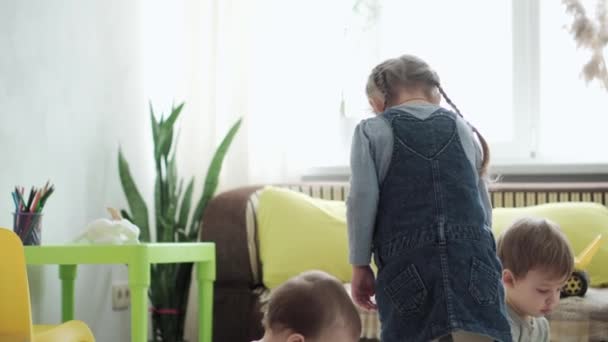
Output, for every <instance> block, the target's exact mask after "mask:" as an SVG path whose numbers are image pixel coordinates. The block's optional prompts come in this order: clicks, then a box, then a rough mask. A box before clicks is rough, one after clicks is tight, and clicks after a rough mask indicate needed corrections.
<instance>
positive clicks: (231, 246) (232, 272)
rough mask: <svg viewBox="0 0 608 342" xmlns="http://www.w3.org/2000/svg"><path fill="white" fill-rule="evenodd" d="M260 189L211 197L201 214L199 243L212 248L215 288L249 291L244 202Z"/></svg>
mask: <svg viewBox="0 0 608 342" xmlns="http://www.w3.org/2000/svg"><path fill="white" fill-rule="evenodd" d="M260 188H261V186H249V187H240V188H236V189H234V190H230V191H226V192H223V193H221V194H219V195H217V196H216V197H214V198H213V199H212V200H211V201H209V204H208V205H207V208H206V209H205V212H204V214H203V220H202V226H201V236H200V238H201V240H202V241H209V242H214V243H215V244H216V269H217V275H216V284H218V285H221V286H243V285H244V286H246V287H253V286H255V285H256V284H254V281H253V274H252V270H251V267H250V265H251V263H250V260H249V251H248V246H247V228H246V218H245V213H246V208H247V200H248V199H249V197H250V196H251V194H252V193H254V192H255V191H256V190H258V189H260Z"/></svg>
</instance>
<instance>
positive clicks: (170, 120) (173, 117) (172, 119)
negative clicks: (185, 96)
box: [165, 102, 184, 128]
mask: <svg viewBox="0 0 608 342" xmlns="http://www.w3.org/2000/svg"><path fill="white" fill-rule="evenodd" d="M183 108H184V102H182V103H180V105H179V106H177V107H176V108H173V109H172V110H171V115H169V117H168V118H167V121H166V122H165V125H166V126H168V127H171V128H173V124H175V121H177V118H178V117H179V114H180V113H181V111H182V109H183Z"/></svg>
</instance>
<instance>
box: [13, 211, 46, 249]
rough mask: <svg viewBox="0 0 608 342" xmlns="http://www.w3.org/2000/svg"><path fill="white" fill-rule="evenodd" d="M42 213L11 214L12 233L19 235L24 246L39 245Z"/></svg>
mask: <svg viewBox="0 0 608 342" xmlns="http://www.w3.org/2000/svg"><path fill="white" fill-rule="evenodd" d="M41 223H42V213H29V212H18V213H13V231H14V232H15V233H16V234H17V235H19V237H20V238H21V241H22V242H23V245H24V246H37V245H40V238H41V231H40V228H41Z"/></svg>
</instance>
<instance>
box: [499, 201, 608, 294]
mask: <svg viewBox="0 0 608 342" xmlns="http://www.w3.org/2000/svg"><path fill="white" fill-rule="evenodd" d="M523 216H534V217H544V218H547V219H549V220H551V221H553V222H555V223H557V224H559V225H560V227H561V228H562V230H563V232H564V233H565V235H566V237H568V240H569V241H570V244H571V245H572V248H573V249H574V253H575V255H578V253H580V252H581V251H582V250H583V249H584V248H585V247H587V245H589V244H590V243H591V241H593V239H595V237H596V236H597V235H599V234H602V235H603V236H604V237H608V208H606V207H605V206H603V205H601V204H597V203H588V202H564V203H547V204H541V205H537V206H531V207H521V208H494V210H493V211H492V217H493V231H494V234H495V236H496V238H498V236H499V234H500V233H502V231H504V230H505V228H507V227H508V226H509V225H510V224H511V223H513V221H515V220H516V219H518V218H520V217H523ZM607 266H608V243H604V244H603V245H602V246H600V249H599V251H598V252H597V254H595V256H594V257H593V259H592V260H591V263H590V264H589V266H587V269H586V271H587V272H588V273H589V276H590V277H591V285H592V286H608V267H607Z"/></svg>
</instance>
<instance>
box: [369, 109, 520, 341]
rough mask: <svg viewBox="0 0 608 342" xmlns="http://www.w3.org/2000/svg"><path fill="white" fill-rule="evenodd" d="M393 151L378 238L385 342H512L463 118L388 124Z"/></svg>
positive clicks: (443, 114) (395, 117)
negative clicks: (463, 340)
mask: <svg viewBox="0 0 608 342" xmlns="http://www.w3.org/2000/svg"><path fill="white" fill-rule="evenodd" d="M382 115H383V116H384V118H385V119H386V120H387V121H388V122H389V123H390V125H391V127H392V130H393V135H394V150H393V156H392V160H391V164H390V166H389V170H388V172H387V175H386V178H385V179H384V181H383V183H382V184H381V188H380V198H379V203H378V211H377V217H376V227H375V230H374V237H373V252H374V258H375V262H376V264H377V266H378V277H377V283H376V301H377V303H378V308H379V314H380V320H381V324H382V341H383V342H404V341H413V342H416V341H420V342H422V341H424V342H427V341H430V340H432V339H435V338H438V337H440V336H443V335H448V334H450V333H451V332H453V331H457V330H464V331H469V332H473V333H478V334H481V335H487V336H489V337H491V338H493V339H495V340H497V341H503V342H507V341H508V342H510V341H511V334H510V329H509V323H508V321H507V318H506V307H505V302H504V301H505V299H504V289H503V286H502V283H501V265H500V261H499V260H498V258H497V257H496V244H495V242H494V238H493V235H492V232H491V230H490V228H489V227H487V226H486V225H485V223H484V222H485V213H484V211H483V208H482V204H481V200H480V195H479V189H478V187H477V176H476V172H477V171H476V170H475V169H474V168H473V166H472V165H471V163H470V162H469V161H468V160H467V158H466V155H465V152H464V150H463V147H462V145H461V142H460V138H459V136H458V132H457V128H456V120H460V118H458V117H457V115H456V114H454V113H452V112H450V111H447V110H445V109H439V110H438V111H436V112H434V113H433V114H432V115H431V116H429V117H428V118H426V119H425V120H420V119H418V118H416V117H414V116H413V115H411V114H408V113H406V112H404V111H401V110H392V109H391V110H388V111H386V112H385V113H383V114H382Z"/></svg>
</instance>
